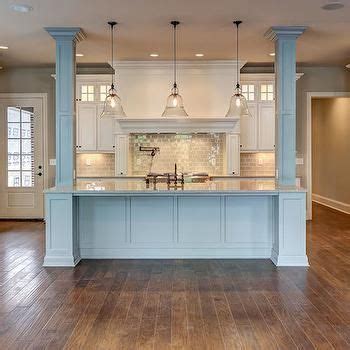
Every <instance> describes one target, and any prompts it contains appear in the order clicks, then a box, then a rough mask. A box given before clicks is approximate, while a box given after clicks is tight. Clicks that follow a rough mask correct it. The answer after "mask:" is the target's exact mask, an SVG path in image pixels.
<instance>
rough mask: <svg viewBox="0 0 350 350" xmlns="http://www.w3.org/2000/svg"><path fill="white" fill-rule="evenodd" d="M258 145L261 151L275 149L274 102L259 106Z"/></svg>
mask: <svg viewBox="0 0 350 350" xmlns="http://www.w3.org/2000/svg"><path fill="white" fill-rule="evenodd" d="M258 130H259V133H258V135H259V136H258V147H259V150H261V151H273V150H274V149H275V105H274V103H270V104H266V105H265V104H262V105H260V106H259V128H258Z"/></svg>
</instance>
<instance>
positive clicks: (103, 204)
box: [78, 196, 127, 248]
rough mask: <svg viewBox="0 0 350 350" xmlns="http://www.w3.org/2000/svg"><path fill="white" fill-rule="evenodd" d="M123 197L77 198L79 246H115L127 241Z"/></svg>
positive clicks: (124, 200) (124, 201) (124, 199)
mask: <svg viewBox="0 0 350 350" xmlns="http://www.w3.org/2000/svg"><path fill="white" fill-rule="evenodd" d="M126 201H127V200H126V198H125V197H95V196H93V197H81V198H79V224H78V227H79V237H80V246H81V248H89V247H93V248H117V247H118V246H119V245H120V244H122V243H124V244H125V243H126V242H127V215H126V214H127V213H126Z"/></svg>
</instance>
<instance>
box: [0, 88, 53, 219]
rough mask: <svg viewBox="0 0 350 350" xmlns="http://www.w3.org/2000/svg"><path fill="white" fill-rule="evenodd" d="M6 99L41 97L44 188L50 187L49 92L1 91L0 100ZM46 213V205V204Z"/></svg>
mask: <svg viewBox="0 0 350 350" xmlns="http://www.w3.org/2000/svg"><path fill="white" fill-rule="evenodd" d="M5 99H13V100H20V99H39V100H41V105H42V116H41V141H42V142H41V144H42V154H43V167H44V172H43V177H44V179H43V183H44V190H45V189H47V188H48V184H49V176H48V175H49V174H48V172H49V157H48V129H47V93H46V92H45V93H31V92H29V93H0V100H5ZM44 214H45V206H44Z"/></svg>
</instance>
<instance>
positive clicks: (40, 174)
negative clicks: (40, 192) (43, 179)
mask: <svg viewBox="0 0 350 350" xmlns="http://www.w3.org/2000/svg"><path fill="white" fill-rule="evenodd" d="M35 175H38V176H42V175H43V173H42V172H40V173H37V174H35Z"/></svg>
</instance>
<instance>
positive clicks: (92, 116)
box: [76, 102, 97, 151]
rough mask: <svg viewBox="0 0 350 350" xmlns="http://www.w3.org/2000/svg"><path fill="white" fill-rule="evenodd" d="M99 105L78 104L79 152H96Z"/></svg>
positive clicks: (77, 147) (77, 145)
mask: <svg viewBox="0 0 350 350" xmlns="http://www.w3.org/2000/svg"><path fill="white" fill-rule="evenodd" d="M96 115H97V105H96V104H95V103H93V104H89V103H84V102H77V126H76V127H77V137H76V139H77V140H76V142H77V144H76V149H77V151H96Z"/></svg>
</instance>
